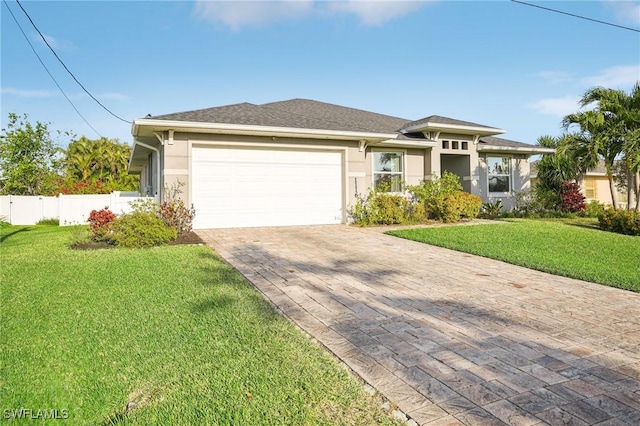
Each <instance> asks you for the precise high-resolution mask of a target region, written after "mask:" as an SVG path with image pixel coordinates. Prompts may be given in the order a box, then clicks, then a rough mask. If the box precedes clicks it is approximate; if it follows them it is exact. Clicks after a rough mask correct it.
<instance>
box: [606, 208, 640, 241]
mask: <svg viewBox="0 0 640 426" xmlns="http://www.w3.org/2000/svg"><path fill="white" fill-rule="evenodd" d="M598 224H599V225H600V229H602V230H604V231H611V232H617V233H618V234H625V235H640V211H637V210H614V209H613V208H612V207H607V208H606V209H604V210H603V211H602V212H601V213H600V214H599V215H598Z"/></svg>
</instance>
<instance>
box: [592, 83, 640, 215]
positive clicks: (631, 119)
mask: <svg viewBox="0 0 640 426" xmlns="http://www.w3.org/2000/svg"><path fill="white" fill-rule="evenodd" d="M583 101H584V102H587V103H592V102H597V103H598V109H599V110H600V111H601V112H602V113H603V114H604V115H605V116H606V117H607V118H608V119H609V121H610V127H611V132H612V133H613V134H614V135H615V137H617V138H619V139H620V140H621V141H622V161H623V163H624V165H625V168H626V169H627V170H629V171H630V173H629V180H628V182H627V189H628V191H629V195H630V196H629V197H628V198H627V208H628V209H630V208H631V207H632V198H634V197H635V200H636V204H635V209H636V210H637V209H638V208H639V207H640V81H639V82H636V84H635V85H634V87H633V89H632V90H631V92H630V93H628V94H627V93H626V92H624V91H622V90H612V89H604V88H602V87H596V88H593V89H590V90H589V91H587V92H586V93H585V97H584V99H583Z"/></svg>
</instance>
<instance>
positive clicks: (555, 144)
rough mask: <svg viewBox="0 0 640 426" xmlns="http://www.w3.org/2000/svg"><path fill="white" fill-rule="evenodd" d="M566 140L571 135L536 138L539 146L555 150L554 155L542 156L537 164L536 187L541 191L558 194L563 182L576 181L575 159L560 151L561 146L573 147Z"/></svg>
mask: <svg viewBox="0 0 640 426" xmlns="http://www.w3.org/2000/svg"><path fill="white" fill-rule="evenodd" d="M568 138H571V135H563V136H558V137H554V136H549V135H545V136H541V137H539V138H538V141H537V143H538V145H539V146H542V147H545V148H554V149H556V152H555V153H554V154H544V155H543V156H542V158H540V160H538V162H537V176H538V183H537V186H538V187H541V188H542V189H543V190H550V191H553V192H555V193H560V192H561V191H562V182H563V181H567V180H568V181H577V180H578V175H579V166H578V163H577V160H576V157H575V156H573V155H569V153H567V152H566V151H564V150H562V149H560V147H563V146H573V145H570V144H569V143H568V141H567V139H568Z"/></svg>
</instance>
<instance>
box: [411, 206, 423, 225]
mask: <svg viewBox="0 0 640 426" xmlns="http://www.w3.org/2000/svg"><path fill="white" fill-rule="evenodd" d="M426 218H427V212H426V210H425V209H424V204H422V203H410V205H409V212H408V221H409V222H410V223H421V222H424V221H425V220H426Z"/></svg>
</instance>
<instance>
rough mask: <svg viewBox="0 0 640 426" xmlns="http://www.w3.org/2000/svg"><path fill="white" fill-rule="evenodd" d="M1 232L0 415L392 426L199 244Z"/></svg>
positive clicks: (63, 232) (76, 420)
mask: <svg viewBox="0 0 640 426" xmlns="http://www.w3.org/2000/svg"><path fill="white" fill-rule="evenodd" d="M1 234H2V237H1V240H2V243H1V244H0V250H1V252H0V254H1V257H0V261H1V268H0V279H1V282H0V285H1V287H0V288H1V294H2V309H1V312H0V327H1V329H0V330H1V341H0V362H1V365H0V377H1V379H0V401H1V406H0V409H2V412H3V415H4V416H6V413H7V411H4V410H10V412H13V410H20V409H26V410H31V411H30V412H28V413H27V415H28V416H34V415H38V410H58V415H63V413H64V411H62V410H68V411H67V413H68V416H69V420H70V421H71V422H72V423H73V424H116V423H127V424H144V425H149V424H167V425H168V424H171V425H187V424H220V425H222V424H249V425H250V424H253V425H259V424H396V423H395V421H394V420H393V419H391V418H390V417H389V416H387V415H386V414H385V412H384V411H383V410H382V409H381V408H380V401H378V399H377V398H374V397H370V396H369V395H367V394H366V393H365V392H364V391H363V390H362V387H361V385H360V384H359V383H358V382H357V381H356V380H355V379H354V378H353V377H351V376H350V375H349V374H348V373H347V372H346V370H344V369H343V368H341V367H340V366H339V365H338V364H337V362H336V361H335V360H334V359H333V358H332V357H331V356H329V355H328V354H326V353H325V352H324V351H322V350H321V349H320V348H319V347H318V346H317V345H315V344H314V343H313V342H311V341H310V340H309V339H307V338H306V337H304V336H303V334H302V333H301V332H300V331H299V330H298V329H296V328H295V327H294V326H293V325H292V324H291V323H289V322H288V321H287V320H285V319H284V318H282V317H281V316H279V315H278V314H276V313H275V312H274V310H273V309H272V308H271V307H270V305H269V304H268V303H267V302H266V301H264V299H263V298H262V297H261V296H260V295H259V294H258V293H257V292H256V291H255V290H254V289H253V287H252V286H251V285H250V284H249V283H247V282H246V281H245V280H244V278H243V277H241V276H240V275H239V274H238V273H237V272H236V271H234V270H233V269H232V268H231V267H230V266H229V265H228V264H226V263H225V262H223V261H222V260H221V259H220V258H218V257H217V256H216V255H215V254H214V253H213V252H212V251H211V250H209V249H208V248H206V247H203V246H165V247H160V248H153V249H141V250H131V249H112V250H93V251H78V250H71V249H69V248H68V247H67V246H68V243H69V240H70V238H71V235H72V234H73V229H71V228H64V227H62V228H60V227H50V226H28V227H24V226H23V227H17V226H13V227H12V226H3V227H1ZM127 407H128V408H129V410H127ZM49 413H50V414H51V412H49ZM43 415H46V413H45V414H43ZM41 419H42V417H41V418H40V420H41ZM27 422H28V421H27Z"/></svg>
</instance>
